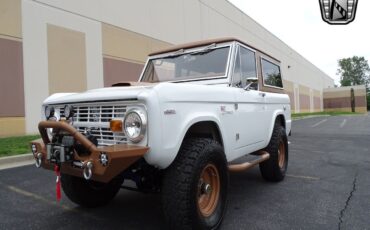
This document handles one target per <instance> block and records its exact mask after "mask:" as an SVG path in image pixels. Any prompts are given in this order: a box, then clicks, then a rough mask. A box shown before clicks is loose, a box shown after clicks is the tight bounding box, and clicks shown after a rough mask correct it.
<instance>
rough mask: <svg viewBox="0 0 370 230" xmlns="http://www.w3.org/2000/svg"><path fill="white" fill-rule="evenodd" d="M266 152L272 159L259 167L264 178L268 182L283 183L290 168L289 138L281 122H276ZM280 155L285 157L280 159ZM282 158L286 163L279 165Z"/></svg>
mask: <svg viewBox="0 0 370 230" xmlns="http://www.w3.org/2000/svg"><path fill="white" fill-rule="evenodd" d="M279 148H280V150H279ZM282 148H283V149H282ZM264 151H266V152H268V153H269V154H270V159H268V160H267V161H264V162H262V163H260V165H259V166H260V171H261V174H262V177H263V178H264V179H265V180H267V181H272V182H278V181H282V180H283V179H284V177H285V173H286V171H287V168H288V138H287V135H286V131H285V128H284V127H283V126H282V125H281V124H280V123H279V122H275V125H274V130H273V132H272V136H271V139H270V142H269V144H268V146H267V147H266V148H265V149H264ZM279 153H280V154H284V155H283V156H280V158H279ZM281 157H284V160H283V161H284V163H281V162H280V165H279V160H280V161H281Z"/></svg>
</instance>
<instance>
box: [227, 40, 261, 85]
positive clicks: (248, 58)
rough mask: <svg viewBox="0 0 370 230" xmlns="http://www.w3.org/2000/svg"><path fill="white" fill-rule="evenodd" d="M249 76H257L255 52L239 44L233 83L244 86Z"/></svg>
mask: <svg viewBox="0 0 370 230" xmlns="http://www.w3.org/2000/svg"><path fill="white" fill-rule="evenodd" d="M250 77H253V78H256V77H257V71H256V58H255V53H254V52H253V51H251V50H248V49H246V48H244V47H241V46H239V48H238V52H237V54H236V59H235V66H234V72H233V79H234V80H233V81H234V85H235V86H236V87H245V86H246V83H247V78H250Z"/></svg>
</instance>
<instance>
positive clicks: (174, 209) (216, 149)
mask: <svg viewBox="0 0 370 230" xmlns="http://www.w3.org/2000/svg"><path fill="white" fill-rule="evenodd" d="M228 172H229V171H228V168H227V160H226V156H225V153H224V150H223V148H222V146H221V145H220V144H219V143H217V142H216V141H214V140H212V139H208V138H189V139H185V140H184V143H183V144H182V146H181V149H180V151H179V153H178V155H177V157H176V159H175V161H174V162H173V163H172V164H171V166H170V167H168V168H167V169H166V171H165V173H164V175H163V179H162V180H163V181H162V190H161V197H162V208H163V214H164V218H165V219H166V222H167V224H168V229H217V228H218V226H219V225H220V224H221V221H222V219H223V216H224V214H225V208H226V202H227V199H226V198H227V188H228V184H229V183H228V179H229V175H228Z"/></svg>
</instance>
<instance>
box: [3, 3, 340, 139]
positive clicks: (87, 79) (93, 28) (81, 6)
mask: <svg viewBox="0 0 370 230" xmlns="http://www.w3.org/2000/svg"><path fill="white" fill-rule="evenodd" d="M87 4H88V7H87ZM0 9H1V11H0V51H2V52H0V65H1V63H3V66H0V67H1V68H0V77H1V79H2V80H3V79H6V81H7V85H12V87H9V88H4V87H3V88H4V89H3V88H1V89H0V93H2V94H1V95H0V96H1V97H2V98H9V97H11V98H17V99H16V100H17V102H18V103H8V102H6V101H5V100H1V99H0V103H2V104H1V106H0V108H1V109H2V110H1V111H0V125H1V124H2V125H4V124H11V123H12V122H15V121H16V122H17V125H18V126H14V127H17V129H18V130H17V133H19V134H23V133H36V132H37V123H38V122H39V120H40V117H41V111H40V107H41V105H42V101H43V100H44V99H45V98H46V97H48V96H49V95H51V94H52V93H55V92H80V91H84V90H88V89H93V88H99V87H104V86H111V85H112V84H114V83H117V82H122V81H136V80H137V79H138V77H139V75H140V73H141V71H142V67H143V65H144V63H145V61H146V57H147V54H148V53H151V52H153V51H155V50H158V49H162V48H165V47H168V46H170V45H171V44H179V43H184V42H189V41H195V40H201V39H209V38H216V37H230V36H234V37H237V38H240V39H242V40H245V41H246V42H247V43H249V44H250V45H252V46H255V47H258V48H260V49H262V50H263V51H264V52H266V53H268V54H270V55H272V56H274V57H275V58H277V59H279V60H280V61H281V70H282V73H283V78H284V79H283V80H284V86H285V88H286V92H287V94H289V96H290V99H291V105H292V111H293V112H309V111H318V110H321V108H322V106H323V103H322V93H323V92H322V90H323V89H324V88H327V87H332V86H333V80H332V79H331V78H329V77H328V76H327V75H326V74H324V73H323V72H322V71H321V70H319V69H318V68H317V67H315V66H314V65H312V64H311V63H310V62H309V61H307V60H306V59H304V58H303V57H302V56H301V55H299V54H298V53H297V52H295V51H294V50H293V49H291V48H290V47H289V46H288V45H286V44H285V43H283V42H282V41H281V40H279V39H278V38H277V37H275V36H274V35H273V34H271V33H270V32H269V31H267V30H266V29H265V28H263V27H262V26H260V25H259V24H258V23H256V22H255V21H254V20H253V19H252V18H250V17H249V16H247V15H245V14H244V13H242V12H241V11H240V10H239V9H238V8H236V7H235V6H233V5H232V4H231V3H229V2H228V1H226V0H189V1H184V0H159V1H148V0H137V1H129V2H127V1H116V0H105V1H102V0H89V1H88V3H87V2H86V1H75V0H63V1H58V0H1V1H0ZM163 9H171V10H163ZM194 12H196V13H194ZM189 15H191V17H189ZM10 44H11V45H10ZM4 47H6V48H5V51H4ZM1 49H2V50H1ZM7 53H12V54H13V56H11V55H10V56H9V55H6V54H7ZM10 57H11V58H10ZM4 59H6V60H7V61H1V60H4ZM6 63H12V64H11V65H10V64H6ZM22 66H23V68H22ZM5 70H6V71H5ZM9 73H11V74H9ZM9 89H12V90H9ZM7 90H8V91H7ZM4 103H8V104H7V105H5V104H4ZM5 107H6V108H7V109H3V108H5ZM13 118H16V119H15V120H14V119H13ZM1 119H3V121H9V119H10V120H11V119H13V120H12V122H2V123H1ZM5 119H7V120H5ZM17 119H18V120H17ZM22 120H23V122H22ZM9 127H12V126H9ZM0 128H2V127H1V126H0ZM6 129H8V128H2V130H6ZM0 135H1V134H0Z"/></svg>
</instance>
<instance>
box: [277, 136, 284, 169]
mask: <svg viewBox="0 0 370 230" xmlns="http://www.w3.org/2000/svg"><path fill="white" fill-rule="evenodd" d="M278 159H279V167H280V168H281V169H283V168H284V166H285V144H284V142H283V141H280V143H279V149H278Z"/></svg>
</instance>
